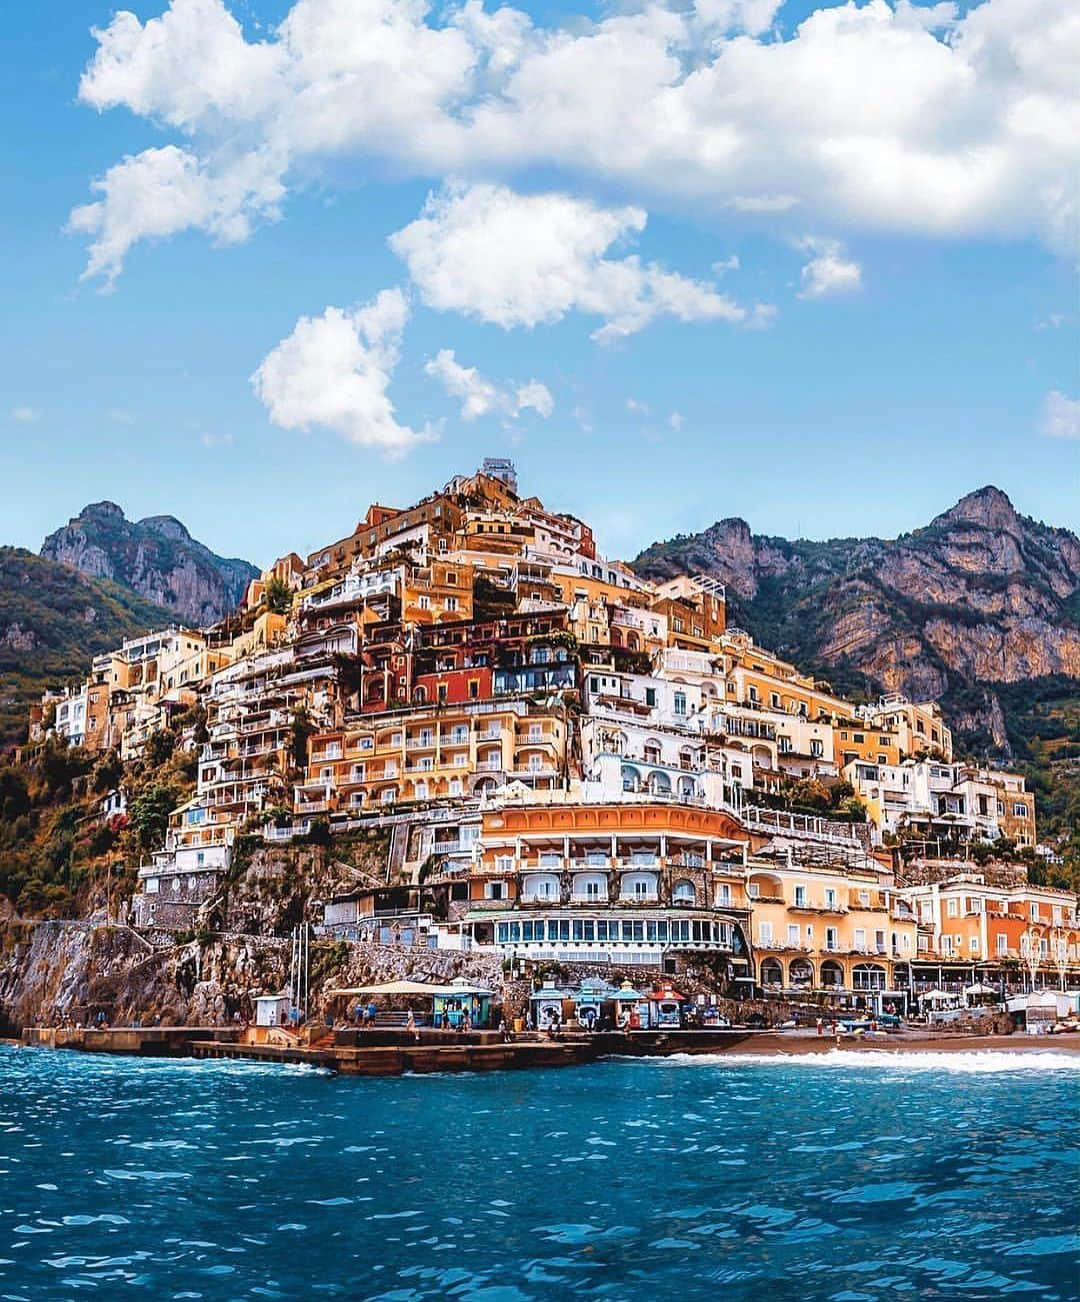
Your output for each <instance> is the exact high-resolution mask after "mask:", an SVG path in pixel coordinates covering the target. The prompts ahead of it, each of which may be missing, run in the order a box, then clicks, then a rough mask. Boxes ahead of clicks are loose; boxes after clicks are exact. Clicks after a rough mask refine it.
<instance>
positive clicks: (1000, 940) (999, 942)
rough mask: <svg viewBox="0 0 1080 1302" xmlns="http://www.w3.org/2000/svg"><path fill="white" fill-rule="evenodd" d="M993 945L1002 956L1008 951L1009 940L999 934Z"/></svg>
mask: <svg viewBox="0 0 1080 1302" xmlns="http://www.w3.org/2000/svg"><path fill="white" fill-rule="evenodd" d="M995 943H996V946H997V952H998V953H999V954H1004V953H1006V952H1007V951H1008V948H1009V938H1008V936H1006V935H1003V934H1001V933H999V934H998V936H997V938H996V942H995Z"/></svg>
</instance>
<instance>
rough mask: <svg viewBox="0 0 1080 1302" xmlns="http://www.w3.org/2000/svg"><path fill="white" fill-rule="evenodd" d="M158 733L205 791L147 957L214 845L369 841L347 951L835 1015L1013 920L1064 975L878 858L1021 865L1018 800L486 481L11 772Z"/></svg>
mask: <svg viewBox="0 0 1080 1302" xmlns="http://www.w3.org/2000/svg"><path fill="white" fill-rule="evenodd" d="M170 727H171V728H172V729H173V730H174V732H175V733H176V734H177V736H178V740H179V743H180V744H181V745H183V746H187V747H193V748H195V749H196V750H197V752H198V774H197V784H196V789H195V793H194V795H193V796H192V797H191V799H190V800H189V801H187V802H186V803H185V804H184V805H183V806H181V807H180V808H178V809H176V810H174V811H173V813H172V815H171V817H170V826H169V833H168V840H167V844H166V846H165V847H164V849H163V850H162V851H161V852H160V853H158V854H157V855H156V856H155V857H154V860H153V862H152V863H150V864H148V865H146V866H145V867H144V868H143V869H142V871H141V883H140V885H141V889H140V892H139V895H138V896H137V897H136V900H135V916H136V921H137V922H138V923H139V924H141V925H156V926H182V925H185V923H186V922H188V923H189V922H190V921H191V920H192V919H193V918H194V917H195V916H196V914H197V912H198V910H199V909H200V908H201V907H202V906H203V905H204V904H205V903H206V902H207V900H208V899H210V897H211V896H212V894H213V891H214V890H215V888H216V885H217V884H218V882H219V881H220V878H221V875H222V874H223V873H225V872H226V871H227V869H228V865H229V862H230V856H231V853H232V847H233V844H234V842H235V839H236V837H237V836H238V835H241V834H251V833H255V834H257V835H260V836H262V837H263V838H264V839H265V840H267V841H275V840H281V841H288V840H291V839H292V838H294V837H296V836H302V835H304V834H305V833H307V832H309V831H310V830H311V828H312V827H313V826H314V825H315V822H316V820H319V821H320V822H322V823H325V824H326V826H328V828H329V829H330V831H331V834H333V833H334V832H348V831H352V830H356V829H358V828H365V829H372V828H380V829H383V830H384V831H385V833H386V836H387V844H388V851H387V855H386V859H387V863H386V870H385V874H383V875H382V876H380V877H378V879H373V880H371V881H369V882H366V883H364V884H363V886H362V887H361V888H359V889H353V890H351V891H346V892H343V893H342V895H341V896H340V897H338V898H335V899H332V900H328V901H327V902H326V917H325V925H326V926H327V928H329V929H330V930H333V931H337V932H339V933H342V934H355V935H360V936H368V937H369V938H372V939H383V940H385V939H391V940H399V941H405V940H409V941H412V942H414V943H415V942H417V941H420V942H422V943H427V944H433V945H438V946H442V947H454V948H462V949H469V948H489V947H494V948H495V949H497V950H500V951H501V952H503V953H504V955H506V956H507V957H508V958H511V959H515V960H523V961H529V960H533V961H536V962H539V963H545V962H547V963H550V962H555V963H566V962H575V961H577V962H582V963H589V964H608V965H610V964H617V965H626V966H637V967H645V966H648V967H654V968H658V969H660V970H661V971H664V972H668V973H673V972H677V971H679V970H681V967H682V966H684V965H686V964H690V963H696V964H698V965H702V964H705V965H707V966H709V968H710V970H712V971H714V972H715V974H716V975H717V977H718V979H720V980H722V981H724V982H726V983H729V984H730V986H732V987H733V988H738V986H739V984H740V983H742V988H743V989H744V990H747V991H749V990H750V989H753V988H759V987H761V988H764V989H765V990H767V991H769V990H774V989H775V990H784V991H789V992H790V991H802V990H806V991H814V990H822V989H825V990H831V991H839V992H847V993H854V992H881V991H894V990H897V989H900V988H904V987H906V986H910V985H911V984H912V982H913V980H914V979H915V977H914V975H913V974H914V973H915V972H916V970H917V969H918V966H919V964H920V963H930V962H932V961H933V962H938V961H942V962H945V961H950V962H951V961H953V960H957V959H961V958H962V960H963V961H964V962H965V963H967V964H969V965H970V964H971V963H994V962H998V963H999V964H1002V963H1006V962H1009V961H1013V960H1014V958H1015V960H1016V961H1019V958H1020V950H1021V934H1022V933H1017V932H1016V930H1015V927H1014V926H1013V923H1015V922H1016V921H1017V912H1018V911H1019V912H1020V913H1023V914H1025V915H1026V916H1025V918H1024V923H1025V929H1026V930H1027V931H1030V929H1031V928H1033V927H1039V928H1043V929H1044V931H1045V933H1046V936H1045V938H1046V942H1047V946H1048V949H1047V954H1048V956H1049V955H1050V954H1051V952H1052V947H1053V943H1054V942H1053V936H1052V934H1051V933H1053V932H1054V931H1055V929H1057V930H1059V931H1060V930H1065V931H1066V932H1067V933H1068V935H1069V937H1070V939H1069V940H1068V942H1067V944H1068V945H1069V946H1071V954H1072V959H1073V960H1076V959H1077V944H1078V942H1080V934H1078V933H1077V931H1076V916H1075V904H1076V902H1075V899H1071V898H1068V897H1064V896H1060V893H1055V892H1052V891H1043V892H1039V891H1034V889H1033V888H1029V887H1027V886H1026V885H1021V886H1019V887H1018V893H1014V894H1010V893H1009V892H1005V893H1004V894H1002V893H1001V892H998V894H996V895H995V894H994V893H993V891H989V888H978V889H977V887H978V883H977V882H976V881H974V880H973V879H967V878H965V879H964V884H963V887H961V884H960V883H959V880H958V883H957V886H956V890H957V891H959V892H960V893H959V894H955V895H954V894H952V893H950V892H951V891H952V889H953V888H952V887H949V888H946V887H945V886H943V885H941V884H940V883H939V884H937V885H935V886H932V887H931V886H926V887H925V888H924V887H921V886H919V887H910V886H908V885H906V884H905V883H904V881H903V879H902V878H901V877H898V876H897V875H896V872H895V865H894V862H893V856H892V855H890V854H889V853H887V851H886V849H885V847H887V846H890V845H893V844H895V843H898V842H905V843H909V844H910V843H912V842H918V843H922V844H923V845H924V846H925V847H927V848H934V849H936V851H937V852H939V853H940V852H942V850H943V848H944V851H945V852H947V853H954V852H956V851H957V850H962V848H963V847H964V846H966V845H970V844H971V843H973V842H977V841H995V840H1002V839H1004V840H1007V841H1009V842H1012V843H1015V844H1017V845H1034V844H1035V808H1034V799H1033V797H1032V795H1031V793H1029V792H1027V791H1026V790H1025V785H1024V781H1023V778H1022V777H1019V776H1017V775H1014V774H1009V773H1002V772H998V771H995V770H987V769H976V768H973V767H972V766H971V765H969V764H965V763H962V762H959V761H957V760H955V759H954V758H953V742H952V735H951V733H950V731H949V728H948V727H947V725H946V723H945V721H944V719H943V717H942V714H941V711H940V709H939V708H938V706H937V705H936V704H935V703H933V702H912V701H908V700H906V699H903V698H901V697H898V696H891V697H886V698H883V699H882V700H880V701H878V702H876V703H875V704H873V705H854V704H852V703H851V702H848V701H846V700H845V699H843V698H842V697H840V696H838V695H836V694H835V693H834V692H833V691H832V690H831V689H830V687H829V686H828V684H825V683H822V682H819V681H816V680H815V679H813V678H812V677H810V676H808V675H806V674H803V673H800V672H799V670H798V669H796V667H795V666H794V665H791V664H789V663H787V662H785V661H784V660H782V659H781V658H779V657H778V656H776V655H774V654H772V653H771V652H769V651H766V650H765V649H764V648H762V647H759V646H757V645H756V643H755V642H754V641H753V639H752V638H751V637H750V636H749V635H748V634H746V633H745V632H743V631H742V630H739V629H736V628H731V627H728V626H727V622H726V606H725V596H724V591H723V588H722V586H721V585H719V584H718V583H716V581H714V580H711V579H709V578H707V577H704V576H696V577H694V576H686V577H680V578H677V579H674V580H671V581H669V582H664V583H652V582H649V581H647V580H645V579H643V578H641V577H640V576H638V575H637V574H635V573H634V571H633V570H632V569H630V568H629V567H628V566H626V565H624V564H622V563H621V562H618V561H614V560H610V559H608V558H605V557H604V556H603V555H602V554H601V553H600V552H599V550H598V548H597V545H596V542H595V540H594V538H593V535H592V532H591V530H590V529H589V527H588V526H587V525H586V524H584V523H583V522H582V521H580V520H578V519H576V518H574V517H573V516H569V515H565V514H558V513H554V512H551V511H549V510H547V509H546V508H545V507H544V506H543V504H542V503H541V502H540V501H539V500H537V499H536V498H534V497H525V496H523V495H522V494H521V493H520V492H519V490H518V485H517V482H516V477H515V474H514V470H513V467H512V465H511V464H510V463H509V462H505V461H495V460H488V461H486V462H485V463H484V466H483V468H482V469H481V470H480V471H478V472H477V473H476V474H474V475H470V476H459V477H457V478H455V479H453V480H452V481H451V482H450V483H449V484H447V485H446V486H445V488H443V489H442V490H441V491H439V492H436V493H433V494H432V495H430V496H429V497H427V498H425V499H423V500H422V501H421V502H418V503H417V504H415V505H414V506H412V507H409V508H408V509H404V510H399V509H392V508H390V507H386V506H382V505H373V506H371V507H370V508H369V509H368V511H367V513H366V515H365V516H364V518H363V519H362V520H361V521H360V522H359V523H358V524H357V526H356V528H355V529H354V530H353V531H352V533H350V534H349V535H347V536H346V537H344V538H341V539H339V540H337V541H336V542H333V543H330V544H329V545H327V546H325V547H322V548H320V549H319V550H317V551H315V552H313V553H311V554H310V555H308V556H307V557H300V556H298V555H295V554H291V555H289V556H286V557H284V558H282V559H281V560H279V561H277V562H276V563H275V564H274V565H273V566H272V567H271V568H270V569H268V570H267V571H266V572H265V573H264V574H263V575H262V576H261V577H260V578H259V579H257V580H255V581H254V582H253V583H252V584H251V585H250V587H249V589H248V592H247V594H246V597H245V600H244V603H243V605H242V607H241V609H240V610H239V611H238V612H236V613H235V614H234V615H232V616H230V617H229V618H228V619H226V620H224V621H223V622H222V623H221V624H219V625H217V626H215V627H213V628H210V629H204V630H190V629H184V628H173V629H169V630H166V631H164V632H161V633H154V634H149V635H147V636H146V637H143V638H139V639H134V640H131V641H129V642H125V643H124V645H123V646H122V647H121V648H120V649H119V650H117V651H115V652H113V653H110V654H109V655H106V656H100V657H98V658H97V659H96V660H95V661H94V664H93V668H92V672H91V674H90V676H89V678H88V679H87V680H86V681H85V682H84V683H81V684H80V685H78V686H77V687H76V688H72V689H69V690H68V691H66V692H64V693H47V694H46V696H45V697H44V698H43V700H42V702H41V704H40V706H38V707H35V711H34V714H33V716H32V718H31V727H30V742H29V746H30V748H33V747H34V746H37V745H40V744H42V743H43V741H44V739H45V737H46V736H47V735H48V733H49V732H50V731H51V732H54V733H56V734H59V735H62V736H64V737H65V738H67V740H68V741H69V742H70V743H71V744H73V745H80V746H84V747H86V748H88V749H90V750H105V749H116V750H118V751H119V753H120V755H121V757H122V758H123V759H125V760H129V759H136V758H138V757H139V756H140V755H142V754H143V753H144V752H145V750H146V747H147V746H148V745H149V744H150V743H151V739H152V737H153V736H154V734H155V733H156V732H159V731H161V730H162V729H164V728H170ZM791 778H796V779H815V780H817V781H818V782H820V783H821V784H822V785H823V787H824V788H825V789H828V788H829V787H830V786H832V785H834V784H836V783H839V782H847V783H850V786H851V788H852V789H853V791H854V792H855V794H856V796H857V797H858V798H859V799H860V800H861V802H862V804H863V806H865V809H866V811H867V815H868V821H867V822H865V823H864V822H860V821H851V820H844V819H841V818H831V819H830V818H824V817H819V816H814V815H809V814H805V813H799V812H789V811H785V810H784V809H782V808H778V807H777V806H778V805H779V804H780V801H779V800H778V798H777V797H778V795H779V793H780V792H781V791H782V790H783V789H784V788H785V787H786V786H788V785H790V784H789V783H788V781H787V780H788V779H791ZM845 789H846V788H845ZM953 866H954V867H955V860H954V861H953ZM965 889H966V890H967V891H968V894H966V895H965V894H964V893H963V891H964V890H965ZM980 890H983V894H980V893H979V891H980ZM987 892H989V893H987ZM1025 892H1026V893H1025ZM1059 896H1060V898H1059ZM1044 897H1045V898H1044ZM956 901H960V902H961V903H963V904H964V906H965V907H964V909H963V911H962V913H960V914H956V915H953V914H952V913H950V911H949V910H950V908H951V905H952V902H956ZM973 901H982V905H981V906H980V911H979V912H978V913H977V914H976V913H975V911H974V910H973V909H968V908H967V907H966V906H967V905H969V904H971V903H972V902H973ZM1036 905H1037V906H1038V909H1039V912H1038V914H1037V915H1036V913H1035V912H1034V909H1035V907H1036ZM958 907H959V906H958ZM975 916H977V917H978V918H979V919H981V922H978V923H975V922H971V921H970V919H971V918H972V917H975ZM954 918H955V921H956V925H955V926H954V925H953V923H954ZM961 918H963V920H964V925H963V926H960V925H959V923H960V919H961ZM1002 937H1004V941H1003V940H1002V939H1001V938H1002ZM976 942H977V947H976ZM1049 961H1050V960H1049V958H1048V962H1049Z"/></svg>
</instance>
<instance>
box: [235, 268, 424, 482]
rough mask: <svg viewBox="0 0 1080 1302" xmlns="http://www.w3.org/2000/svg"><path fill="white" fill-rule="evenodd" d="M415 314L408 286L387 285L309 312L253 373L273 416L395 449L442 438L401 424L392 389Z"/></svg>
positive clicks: (284, 423) (285, 423)
mask: <svg viewBox="0 0 1080 1302" xmlns="http://www.w3.org/2000/svg"><path fill="white" fill-rule="evenodd" d="M408 316H409V306H408V303H407V302H406V299H405V295H404V294H403V293H402V292H401V290H400V289H386V290H383V291H382V293H381V294H379V295H377V297H375V298H374V299H372V301H371V302H370V303H366V304H364V305H363V306H361V307H358V308H353V309H351V310H346V309H343V308H338V307H328V308H327V309H326V311H325V312H324V313H323V314H322V316H320V317H301V318H300V320H299V321H297V323H296V328H295V329H294V330H293V332H292V334H291V335H289V337H288V338H287V339H283V340H282V341H281V343H280V344H278V345H277V347H276V348H274V349H273V350H272V351H271V352H270V353H269V354H268V355H267V356H266V357H265V358H264V359H263V361H262V364H261V365H260V366H259V369H258V370H257V371H256V372H255V374H254V375H253V376H252V385H253V386H254V389H255V393H256V395H257V397H258V398H259V400H260V402H262V404H263V406H264V407H265V408H266V410H267V412H268V413H269V415H270V419H271V420H272V421H273V422H274V424H275V425H279V426H280V427H281V428H282V429H289V430H305V431H306V430H309V429H310V428H312V426H321V427H322V428H324V429H329V430H332V431H334V432H335V433H337V434H341V435H342V436H343V437H345V438H347V439H349V440H350V442H353V443H357V444H359V445H360V446H362V447H374V448H378V449H380V450H381V451H383V452H385V453H387V454H388V455H390V456H402V455H404V454H405V453H406V452H408V451H409V450H410V449H411V448H413V447H414V446H415V445H416V444H417V443H422V442H427V441H430V440H431V439H433V438H435V437H436V431H435V430H434V429H433V428H432V427H431V426H430V425H425V426H424V428H423V429H421V430H414V429H410V428H409V427H408V426H406V425H402V424H400V423H399V421H398V420H397V417H396V414H395V410H394V404H393V402H392V401H391V399H390V396H389V394H388V392H387V390H388V389H389V386H390V380H391V377H392V375H393V372H394V369H395V367H396V366H397V363H398V358H399V354H400V346H401V336H402V332H403V331H404V329H405V323H406V321H407V320H408Z"/></svg>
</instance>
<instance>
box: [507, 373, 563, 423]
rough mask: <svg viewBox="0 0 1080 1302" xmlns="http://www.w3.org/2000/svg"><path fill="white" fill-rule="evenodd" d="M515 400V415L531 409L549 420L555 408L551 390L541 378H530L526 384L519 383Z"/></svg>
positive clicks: (543, 418)
mask: <svg viewBox="0 0 1080 1302" xmlns="http://www.w3.org/2000/svg"><path fill="white" fill-rule="evenodd" d="M514 401H515V404H516V410H515V412H514V415H515V416H517V415H520V413H521V412H523V411H526V410H529V411H535V412H536V414H537V415H538V416H539V417H540V418H541V419H542V420H547V418H548V417H549V416H550V415H551V413H552V412H553V411H554V410H555V399H554V398H553V397H552V396H551V390H550V389H549V388H548V387H547V385H546V384H541V383H540V381H539V380H529V381H528V382H527V383H526V384H519V385H518V388H517V393H516V394H515V395H514Z"/></svg>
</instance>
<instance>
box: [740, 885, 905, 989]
mask: <svg viewBox="0 0 1080 1302" xmlns="http://www.w3.org/2000/svg"><path fill="white" fill-rule="evenodd" d="M887 881H888V879H883V877H882V875H881V874H879V873H877V872H875V871H874V870H873V869H863V870H853V871H845V870H843V869H841V868H837V867H822V866H818V865H813V864H796V863H794V862H792V863H784V862H782V861H781V862H772V861H757V862H755V861H751V862H750V864H749V865H748V868H747V894H748V897H749V903H750V927H751V936H750V939H751V944H752V946H753V950H754V956H755V960H756V963H757V973H756V975H757V979H758V982H759V984H760V985H761V986H762V987H764V988H765V990H766V992H771V993H778V992H780V991H782V990H785V991H786V990H792V991H799V992H804V993H810V992H812V991H815V990H825V991H828V992H830V993H833V994H840V993H842V992H845V991H846V992H854V993H856V994H858V993H866V992H869V991H873V990H895V989H896V988H897V971H898V969H901V977H900V979H901V981H904V980H906V977H907V973H908V967H907V965H908V964H910V963H911V961H912V960H913V959H915V958H916V957H917V954H918V942H917V932H918V928H917V924H916V921H915V917H914V914H913V913H912V910H911V907H910V905H908V904H907V903H906V902H904V901H902V900H900V899H898V898H897V896H896V894H895V892H894V890H893V889H892V887H891V886H890V885H888V884H886V883H887Z"/></svg>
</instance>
